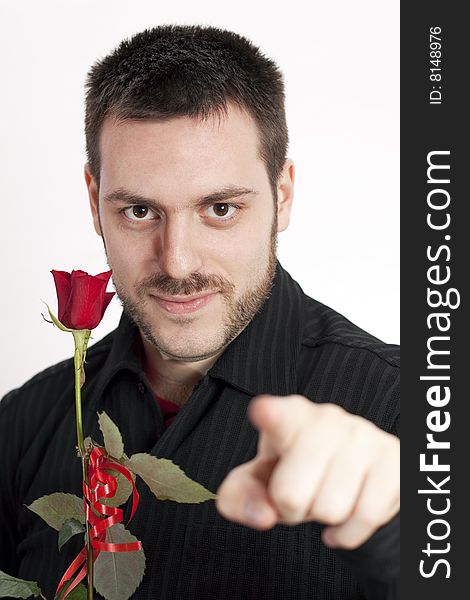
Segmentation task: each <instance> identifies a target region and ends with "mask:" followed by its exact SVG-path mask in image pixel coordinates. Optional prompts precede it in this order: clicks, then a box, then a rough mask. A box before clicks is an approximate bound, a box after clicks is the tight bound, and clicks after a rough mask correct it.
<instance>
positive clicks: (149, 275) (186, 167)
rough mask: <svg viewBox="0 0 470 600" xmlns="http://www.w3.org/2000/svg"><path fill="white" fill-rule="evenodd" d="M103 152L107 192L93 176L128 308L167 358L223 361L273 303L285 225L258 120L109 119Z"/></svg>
mask: <svg viewBox="0 0 470 600" xmlns="http://www.w3.org/2000/svg"><path fill="white" fill-rule="evenodd" d="M100 156H101V182H100V188H99V192H98V191H97V189H96V185H95V183H94V181H93V180H92V179H91V177H90V175H89V173H88V174H87V175H86V179H87V185H88V188H89V194H90V202H91V207H92V212H93V216H94V223H95V229H96V231H97V232H98V233H99V234H100V235H102V236H103V241H104V244H105V251H106V255H107V259H108V264H109V267H110V268H111V269H112V270H113V282H114V285H115V288H116V292H117V295H118V297H119V298H120V300H121V302H122V304H123V307H124V310H125V311H126V312H127V314H128V315H129V316H130V317H131V318H132V319H133V320H134V322H135V323H136V324H137V325H138V327H139V329H140V331H141V333H142V334H143V336H144V337H145V339H146V340H147V341H148V342H149V343H151V344H152V345H153V346H155V347H156V348H158V350H159V351H160V352H161V353H162V355H163V356H165V357H169V358H173V359H177V360H182V361H185V362H192V361H198V360H203V359H206V358H209V357H211V356H215V355H217V354H218V353H220V352H221V351H222V350H223V349H224V348H225V347H226V346H227V344H229V343H230V342H231V341H232V340H233V339H234V338H235V337H236V336H237V335H238V334H239V333H240V332H241V330H242V329H243V328H244V327H245V326H246V325H247V324H248V323H249V322H250V321H251V319H252V318H253V316H254V315H255V314H256V313H257V312H258V310H259V309H260V308H261V306H262V304H263V303H264V301H265V299H266V298H267V296H268V294H269V291H270V288H271V284H272V280H273V276H274V271H275V260H276V236H277V231H280V230H281V229H285V227H287V224H288V213H289V210H290V202H291V198H287V199H286V192H285V189H284V188H283V187H282V185H281V187H280V188H279V192H280V195H281V197H282V198H281V199H280V201H279V206H280V207H281V208H282V209H279V211H278V210H277V209H276V208H275V205H274V202H273V197H272V190H271V187H270V184H269V179H268V175H267V171H266V167H265V164H264V163H263V162H262V160H261V159H260V158H259V157H258V132H257V128H256V126H255V124H254V121H253V120H252V119H251V117H249V116H248V115H247V114H246V113H245V112H243V111H241V110H239V109H237V108H236V107H230V108H229V112H228V115H227V117H224V118H220V119H219V118H218V117H214V118H209V119H208V120H206V121H202V120H199V119H198V120H196V119H190V118H189V117H180V118H174V119H171V120H168V121H165V122H150V121H126V122H120V123H117V122H116V121H114V120H110V119H108V120H106V121H105V123H104V125H103V129H102V132H101V138H100ZM290 177H291V179H292V178H293V167H291V174H290ZM288 178H289V177H288ZM291 183H292V182H291ZM288 195H289V194H287V196H288ZM278 213H279V214H278Z"/></svg>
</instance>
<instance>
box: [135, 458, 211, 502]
mask: <svg viewBox="0 0 470 600" xmlns="http://www.w3.org/2000/svg"><path fill="white" fill-rule="evenodd" d="M125 464H126V467H127V468H128V469H130V470H131V471H132V472H133V473H135V474H136V475H139V476H140V477H142V479H143V480H144V481H145V483H146V484H147V485H148V486H149V488H150V489H151V490H152V492H153V493H154V494H155V496H156V497H157V498H158V499H159V500H174V501H175V502H185V503H188V504H198V503H200V502H205V501H206V500H213V499H215V498H217V495H216V494H213V493H212V492H210V491H209V490H206V488H205V487H203V486H202V485H201V484H199V483H197V482H196V481H193V480H192V479H190V478H189V477H187V476H186V475H185V473H184V471H182V470H181V469H180V467H178V466H177V465H175V464H174V463H173V462H172V461H171V460H168V459H167V458H156V457H155V456H151V455H150V454H145V453H140V454H133V455H132V456H131V457H130V459H128V460H126V461H125Z"/></svg>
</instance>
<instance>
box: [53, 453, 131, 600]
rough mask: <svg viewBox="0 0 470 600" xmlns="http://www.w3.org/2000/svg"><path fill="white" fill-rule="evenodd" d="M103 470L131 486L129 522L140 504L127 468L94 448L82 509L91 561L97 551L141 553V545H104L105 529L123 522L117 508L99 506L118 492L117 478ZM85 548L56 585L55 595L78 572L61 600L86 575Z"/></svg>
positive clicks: (95, 557) (94, 558)
mask: <svg viewBox="0 0 470 600" xmlns="http://www.w3.org/2000/svg"><path fill="white" fill-rule="evenodd" d="M106 470H110V471H117V472H119V473H121V474H122V475H124V477H125V478H126V479H127V480H128V481H129V482H130V483H131V485H132V511H131V515H130V517H129V521H128V522H127V524H129V523H130V521H131V519H132V517H133V516H134V514H135V511H136V509H137V505H138V504H139V492H138V491H137V489H136V487H135V484H134V480H133V479H132V476H131V474H130V472H129V471H128V469H126V468H125V467H123V466H122V465H121V464H119V463H117V462H114V461H113V460H110V459H109V458H108V456H107V455H106V454H105V452H104V451H103V450H102V449H101V448H93V450H92V452H91V454H90V463H89V466H88V482H89V483H88V485H87V484H86V483H85V482H83V496H84V498H83V508H84V511H85V517H86V519H87V521H88V523H89V524H90V525H91V528H90V538H91V545H92V547H93V550H94V552H93V561H95V560H96V559H97V558H98V555H99V554H100V552H135V551H136V550H142V543H141V542H132V543H128V544H108V543H106V529H108V527H111V526H112V525H116V523H122V521H123V517H124V513H123V511H122V509H120V508H114V507H112V506H105V505H104V504H101V502H100V500H101V499H102V498H113V497H114V495H115V493H116V490H117V482H116V478H115V477H113V475H110V474H109V473H107V472H106ZM86 560H87V545H86V544H85V546H84V547H83V548H82V550H81V551H80V553H79V554H78V555H77V556H76V558H75V559H74V560H73V562H72V563H71V564H70V566H69V568H68V569H67V570H66V571H65V573H64V575H63V577H62V579H61V580H60V582H59V585H58V586H57V590H56V595H57V594H58V593H59V592H60V590H61V588H62V586H63V585H64V583H65V582H66V581H68V580H69V579H71V578H72V576H73V575H74V573H76V571H77V570H78V569H80V567H81V569H80V572H79V573H78V575H77V576H76V577H75V579H74V581H73V582H72V583H71V584H70V586H69V587H68V588H67V591H66V592H65V594H64V595H63V598H62V600H64V598H65V597H66V596H67V595H68V594H69V593H70V592H71V591H72V590H73V589H74V588H75V587H76V586H77V585H78V584H79V583H80V581H81V580H82V579H83V578H84V577H85V575H86V573H87V565H86Z"/></svg>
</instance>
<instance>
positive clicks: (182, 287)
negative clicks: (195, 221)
mask: <svg viewBox="0 0 470 600" xmlns="http://www.w3.org/2000/svg"><path fill="white" fill-rule="evenodd" d="M276 212H277V211H274V219H273V224H272V228H271V234H270V241H269V249H268V256H267V266H266V269H265V270H264V272H262V273H261V274H260V277H259V278H258V280H257V282H256V283H255V285H254V286H253V287H252V288H250V289H248V290H247V291H246V292H245V293H244V294H243V295H242V296H240V297H239V298H236V290H235V286H234V285H233V283H231V282H229V281H228V280H227V279H225V278H222V277H220V276H218V275H203V274H200V273H193V274H192V275H191V276H190V277H188V278H186V279H185V280H176V279H172V278H171V277H168V276H167V275H165V274H159V275H155V276H152V277H149V278H147V279H146V280H145V281H143V282H141V283H140V284H139V285H138V286H137V287H136V294H137V297H138V298H139V301H138V302H136V301H135V300H134V299H133V298H131V296H130V295H129V294H128V293H127V292H126V291H125V289H124V287H123V286H122V285H121V284H120V282H119V280H118V279H117V278H116V277H115V275H114V273H113V283H114V287H115V289H116V294H117V296H118V298H119V300H120V302H121V305H122V307H123V310H124V312H125V313H126V315H127V316H128V317H129V318H130V319H131V320H132V321H133V322H134V323H135V325H136V326H137V327H138V328H139V331H140V333H141V335H142V336H143V337H144V338H145V339H146V340H147V341H148V342H149V343H150V344H151V345H152V346H154V347H155V348H157V349H158V350H159V351H160V353H162V355H164V356H165V357H168V358H171V359H174V360H180V361H184V362H196V361H200V360H204V359H207V358H210V357H212V356H215V355H217V354H219V353H220V352H221V351H223V350H224V349H225V348H226V347H227V346H228V345H229V344H230V343H231V342H232V341H233V340H234V339H235V338H236V337H237V336H238V335H239V334H240V333H241V332H242V331H243V329H245V327H246V326H247V325H248V324H249V323H250V322H251V321H252V320H253V318H254V317H255V316H256V314H257V313H258V312H259V311H260V310H261V308H262V306H263V305H264V303H265V301H266V300H267V298H268V297H269V295H270V293H271V289H272V285H273V281H274V276H275V273H276V255H277V214H276ZM103 243H104V237H103ZM104 245H105V253H106V257H107V260H108V265H109V266H110V268H112V266H111V264H110V261H109V257H108V255H107V251H106V244H104ZM204 291H207V292H209V293H210V292H214V291H218V292H220V294H221V296H222V298H223V303H224V306H225V315H224V318H223V322H222V327H221V335H220V336H217V337H218V339H217V340H214V341H213V342H212V345H210V346H208V347H204V348H203V347H201V348H200V351H199V352H196V351H195V350H194V349H193V350H192V351H191V352H184V350H183V349H181V348H180V349H178V350H176V349H175V348H174V347H173V348H171V347H170V345H169V344H166V343H164V342H163V341H162V340H161V339H160V338H159V337H158V336H157V335H156V334H155V332H154V330H153V327H152V325H151V323H150V318H149V317H147V316H146V315H145V312H144V308H142V307H144V306H145V304H146V303H147V302H148V301H149V297H148V295H149V292H151V293H154V294H155V293H158V292H160V293H164V294H166V295H178V296H181V295H194V294H200V293H202V292H204ZM172 322H173V323H177V324H180V325H181V327H184V325H185V324H186V325H187V324H188V317H187V316H181V317H174V318H172Z"/></svg>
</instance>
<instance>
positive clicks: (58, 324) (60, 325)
mask: <svg viewBox="0 0 470 600" xmlns="http://www.w3.org/2000/svg"><path fill="white" fill-rule="evenodd" d="M42 302H44V300H43V301H42ZM44 304H45V305H46V306H47V310H48V311H49V316H50V317H51V319H52V322H53V323H54V325H55V326H56V327H58V328H59V329H61V330H62V331H69V332H70V333H73V332H74V331H75V330H74V329H69V328H68V327H66V326H65V325H62V323H61V322H60V321H59V319H58V318H57V317H56V316H55V315H54V314H53V313H52V311H51V309H50V308H49V304H47V302H44Z"/></svg>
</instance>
